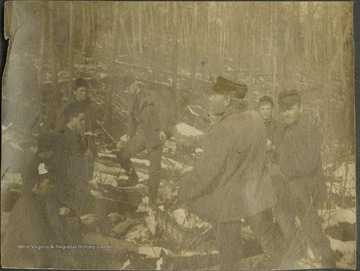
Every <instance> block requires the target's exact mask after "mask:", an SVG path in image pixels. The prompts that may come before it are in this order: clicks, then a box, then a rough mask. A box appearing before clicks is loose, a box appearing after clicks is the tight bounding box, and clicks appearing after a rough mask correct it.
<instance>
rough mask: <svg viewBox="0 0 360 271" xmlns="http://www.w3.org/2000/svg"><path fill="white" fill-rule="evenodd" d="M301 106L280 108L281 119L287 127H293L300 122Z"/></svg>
mask: <svg viewBox="0 0 360 271" xmlns="http://www.w3.org/2000/svg"><path fill="white" fill-rule="evenodd" d="M300 109H301V107H300V104H298V103H297V104H295V105H293V106H291V107H284V108H280V110H281V113H280V115H281V119H282V121H283V122H284V124H285V126H292V125H294V124H295V123H297V122H298V121H299V118H300V111H301V110H300Z"/></svg>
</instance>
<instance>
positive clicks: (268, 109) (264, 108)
mask: <svg viewBox="0 0 360 271" xmlns="http://www.w3.org/2000/svg"><path fill="white" fill-rule="evenodd" d="M259 112H260V114H261V116H262V118H263V120H264V121H269V120H270V119H271V116H272V104H270V103H263V104H261V105H260V106H259Z"/></svg>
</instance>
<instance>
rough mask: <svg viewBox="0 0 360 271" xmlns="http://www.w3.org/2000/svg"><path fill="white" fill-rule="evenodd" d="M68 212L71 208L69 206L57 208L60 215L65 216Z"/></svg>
mask: <svg viewBox="0 0 360 271" xmlns="http://www.w3.org/2000/svg"><path fill="white" fill-rule="evenodd" d="M70 212H71V210H70V209H69V208H67V207H61V208H60V209H59V214H60V215H61V216H66V215H68V214H70Z"/></svg>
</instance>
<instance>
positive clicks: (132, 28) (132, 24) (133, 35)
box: [131, 3, 137, 58]
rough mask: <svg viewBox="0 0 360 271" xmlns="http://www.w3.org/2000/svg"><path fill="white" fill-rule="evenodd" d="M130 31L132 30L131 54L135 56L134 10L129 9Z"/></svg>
mask: <svg viewBox="0 0 360 271" xmlns="http://www.w3.org/2000/svg"><path fill="white" fill-rule="evenodd" d="M132 4H135V3H132ZM131 32H132V45H133V55H134V58H137V57H136V34H135V32H136V31H135V10H134V9H133V8H132V9H131Z"/></svg>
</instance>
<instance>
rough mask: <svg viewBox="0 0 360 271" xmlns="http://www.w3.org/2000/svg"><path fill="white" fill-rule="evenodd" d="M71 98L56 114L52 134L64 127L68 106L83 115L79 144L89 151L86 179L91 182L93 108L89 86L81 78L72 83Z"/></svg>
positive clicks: (93, 150)
mask: <svg viewBox="0 0 360 271" xmlns="http://www.w3.org/2000/svg"><path fill="white" fill-rule="evenodd" d="M73 89H74V91H73V98H72V99H71V100H70V101H69V102H68V103H66V104H65V105H64V106H62V107H61V108H60V109H59V110H58V111H57V113H56V121H55V127H54V132H55V134H59V133H60V132H61V131H62V129H63V128H64V126H65V125H66V120H65V108H66V107H67V106H68V105H69V104H73V105H76V107H78V109H79V110H80V111H81V112H83V114H84V121H85V124H84V128H83V129H84V131H83V133H82V134H81V142H82V144H83V145H84V147H85V149H86V150H90V151H91V154H92V155H87V156H86V160H85V168H84V169H86V172H84V173H85V174H86V178H87V179H88V180H91V179H92V177H93V171H94V157H95V156H96V146H95V141H94V136H95V132H96V129H97V123H96V114H95V106H94V104H93V102H91V100H90V98H89V95H88V91H89V84H88V83H87V81H86V80H85V79H83V78H77V79H75V80H74V81H73Z"/></svg>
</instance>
